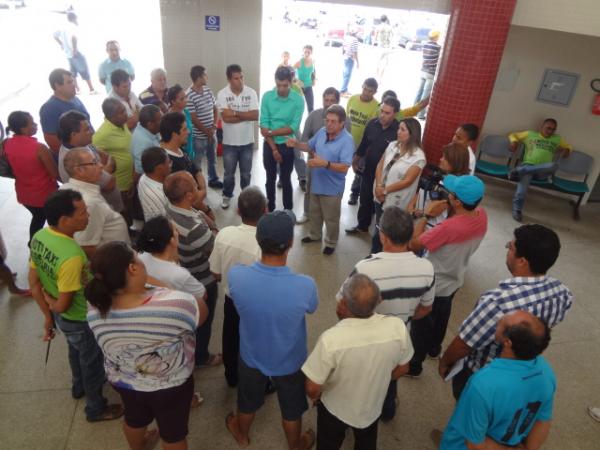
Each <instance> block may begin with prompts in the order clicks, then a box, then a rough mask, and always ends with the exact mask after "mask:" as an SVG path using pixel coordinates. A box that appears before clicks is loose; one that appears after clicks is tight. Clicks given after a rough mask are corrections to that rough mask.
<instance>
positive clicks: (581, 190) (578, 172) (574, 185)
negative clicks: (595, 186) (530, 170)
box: [552, 151, 594, 220]
mask: <svg viewBox="0 0 600 450" xmlns="http://www.w3.org/2000/svg"><path fill="white" fill-rule="evenodd" d="M593 165H594V158H592V157H591V156H590V155H587V154H585V153H583V152H580V151H573V152H571V154H570V155H569V157H568V158H561V159H559V160H558V169H557V170H556V173H555V174H554V176H553V177H552V189H555V190H557V191H559V192H564V193H565V194H571V195H575V196H576V197H577V202H576V203H575V205H574V210H573V218H574V219H575V220H579V218H580V215H579V205H581V201H582V200H583V196H584V195H585V194H586V193H587V192H589V191H590V188H589V186H588V184H587V178H588V175H589V174H590V171H591V170H592V166H593ZM561 174H566V175H568V176H569V178H568V179H567V178H564V177H561V176H560V175H561ZM572 178H579V181H576V180H573V179H572Z"/></svg>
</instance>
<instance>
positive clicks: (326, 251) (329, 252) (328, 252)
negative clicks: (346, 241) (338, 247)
mask: <svg viewBox="0 0 600 450" xmlns="http://www.w3.org/2000/svg"><path fill="white" fill-rule="evenodd" d="M333 252H335V247H325V248H324V249H323V254H324V255H327V256H329V255H333Z"/></svg>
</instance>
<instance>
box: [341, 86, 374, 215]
mask: <svg viewBox="0 0 600 450" xmlns="http://www.w3.org/2000/svg"><path fill="white" fill-rule="evenodd" d="M378 87H379V84H378V83H377V80H376V79H375V78H367V79H366V80H365V81H364V83H363V85H362V93H361V94H357V95H353V96H352V97H350V99H349V100H348V104H347V105H346V115H347V116H348V118H349V119H350V123H351V127H350V134H351V135H352V139H353V140H354V148H355V149H356V148H358V146H359V145H360V141H361V140H362V137H363V134H364V132H365V127H366V126H367V122H369V120H371V119H374V118H375V117H377V114H378V113H379V102H378V101H377V100H375V94H376V93H377V88H378ZM360 183H361V176H360V174H358V173H355V174H354V180H353V181H352V187H351V188H350V199H349V200H348V204H349V205H356V203H358V196H359V195H360Z"/></svg>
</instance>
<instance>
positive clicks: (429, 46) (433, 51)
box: [415, 30, 442, 119]
mask: <svg viewBox="0 0 600 450" xmlns="http://www.w3.org/2000/svg"><path fill="white" fill-rule="evenodd" d="M439 38H440V32H439V31H437V30H431V31H430V32H429V40H428V41H427V42H425V44H423V64H422V65H421V84H420V85H419V90H418V91H417V97H416V98H415V104H417V103H419V102H420V101H421V100H424V99H426V98H427V97H429V94H431V89H432V88H433V78H434V76H435V70H436V69H437V65H438V61H439V59H440V51H441V50H442V47H441V46H440V44H438V43H437V41H438V39H439ZM425 111H426V110H425V109H423V110H421V112H420V113H419V115H418V117H419V119H424V118H425Z"/></svg>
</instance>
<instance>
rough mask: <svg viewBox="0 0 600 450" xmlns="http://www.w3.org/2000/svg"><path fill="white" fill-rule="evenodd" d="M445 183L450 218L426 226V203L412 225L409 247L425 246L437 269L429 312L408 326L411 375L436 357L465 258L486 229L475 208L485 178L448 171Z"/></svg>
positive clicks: (416, 249)
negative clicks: (411, 345) (412, 230)
mask: <svg viewBox="0 0 600 450" xmlns="http://www.w3.org/2000/svg"><path fill="white" fill-rule="evenodd" d="M444 188H445V189H446V190H447V191H448V192H449V198H448V205H449V212H448V219H446V220H445V221H444V222H442V223H441V224H439V225H438V226H436V227H434V228H432V229H430V230H428V231H425V226H426V225H427V220H428V219H429V218H430V216H431V214H430V213H431V211H429V210H428V209H430V208H429V207H428V208H426V209H425V217H423V218H421V219H419V221H418V222H417V223H416V224H415V231H414V234H413V237H412V239H411V241H410V249H411V250H412V251H414V252H415V253H418V252H421V251H423V250H426V252H427V253H426V258H427V259H429V261H431V263H432V264H433V269H434V272H435V299H434V301H433V308H432V310H431V313H430V314H429V315H427V316H425V317H424V318H422V319H419V320H414V321H413V322H412V327H411V337H412V340H413V346H414V348H415V355H414V356H413V359H412V360H411V362H410V370H409V372H408V376H411V377H414V378H417V377H419V376H420V375H421V372H422V371H423V361H424V360H425V357H426V356H427V355H429V356H430V357H432V358H437V357H439V355H440V353H441V351H442V341H443V340H444V336H445V334H446V328H447V327H448V320H449V319H450V313H451V311H452V299H453V298H454V295H455V294H456V291H458V289H460V287H461V286H462V285H463V282H464V276H465V272H466V270H467V265H468V264H469V259H470V258H471V255H472V254H473V253H475V251H476V250H477V248H478V247H479V244H480V243H481V241H482V239H483V237H484V236H485V233H486V231H487V214H486V212H485V210H484V209H483V208H480V207H478V205H479V203H480V202H481V200H482V199H483V194H484V192H485V186H484V185H483V182H482V181H481V180H480V179H479V178H477V177H475V176H473V175H463V176H455V175H447V176H446V177H444ZM432 203H433V202H432ZM430 206H431V203H430Z"/></svg>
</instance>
